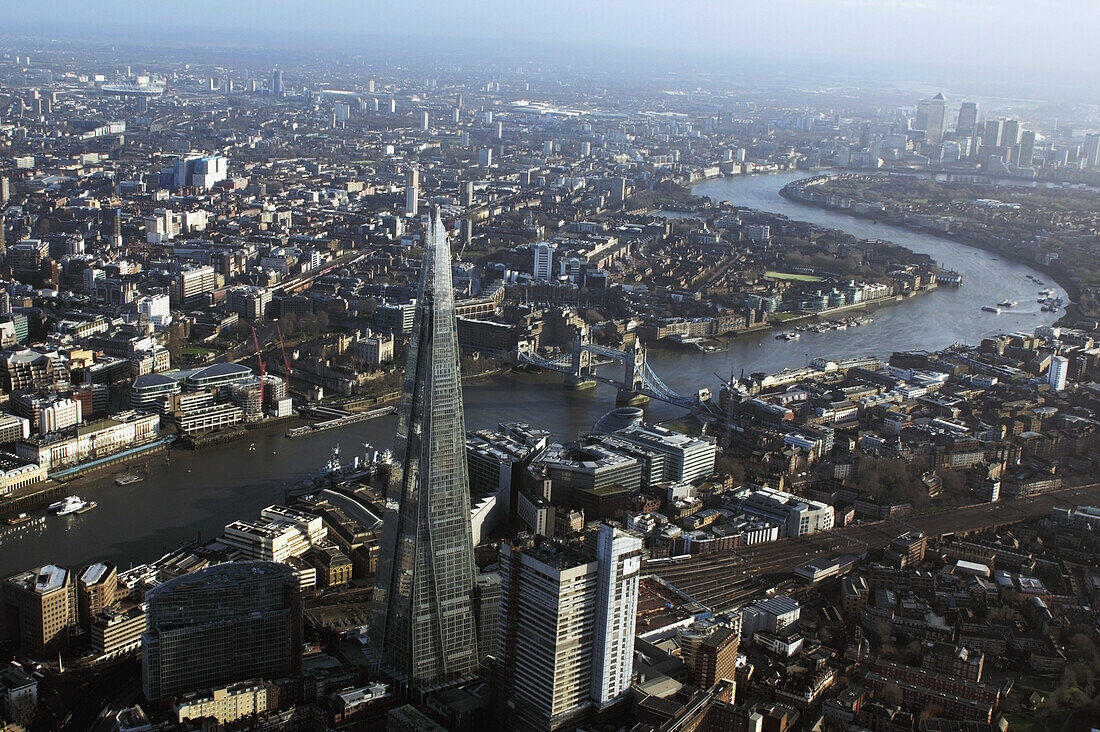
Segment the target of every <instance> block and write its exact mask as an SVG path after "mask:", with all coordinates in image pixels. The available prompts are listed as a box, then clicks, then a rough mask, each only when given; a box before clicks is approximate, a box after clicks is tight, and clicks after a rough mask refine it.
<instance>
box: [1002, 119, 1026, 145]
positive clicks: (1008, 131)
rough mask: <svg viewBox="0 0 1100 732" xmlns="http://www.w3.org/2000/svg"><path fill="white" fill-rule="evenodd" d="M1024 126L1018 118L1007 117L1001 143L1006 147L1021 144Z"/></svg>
mask: <svg viewBox="0 0 1100 732" xmlns="http://www.w3.org/2000/svg"><path fill="white" fill-rule="evenodd" d="M1022 130H1023V127H1021V125H1020V120H1018V119H1006V120H1005V126H1004V132H1003V133H1002V134H1001V144H1002V145H1004V146H1005V147H1012V146H1014V145H1019V144H1020V132H1021V131H1022Z"/></svg>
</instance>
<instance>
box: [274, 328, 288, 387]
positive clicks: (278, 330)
mask: <svg viewBox="0 0 1100 732" xmlns="http://www.w3.org/2000/svg"><path fill="white" fill-rule="evenodd" d="M275 332H276V333H278V334H279V348H280V349H282V351H283V374H284V375H285V377H286V378H285V381H286V391H287V394H289V393H290V359H289V358H287V357H286V341H284V340H283V329H282V328H280V327H279V324H278V323H276V324H275Z"/></svg>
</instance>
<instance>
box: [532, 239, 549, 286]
mask: <svg viewBox="0 0 1100 732" xmlns="http://www.w3.org/2000/svg"><path fill="white" fill-rule="evenodd" d="M531 272H532V274H533V275H534V276H535V279H536V280H543V281H549V280H551V279H553V275H554V245H552V244H550V243H549V242H545V241H540V242H539V243H537V244H535V262H534V266H533V267H532V270H531Z"/></svg>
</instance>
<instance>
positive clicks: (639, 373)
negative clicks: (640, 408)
mask: <svg viewBox="0 0 1100 732" xmlns="http://www.w3.org/2000/svg"><path fill="white" fill-rule="evenodd" d="M644 388H645V346H644V345H643V344H642V340H641V339H640V338H635V339H634V345H633V346H631V347H630V348H628V349H627V351H626V358H624V359H623V381H622V386H620V387H619V394H618V396H617V397H616V398H615V401H616V402H618V403H619V404H644V403H646V402H648V401H649V397H648V396H646V395H645V394H643V393H642V389H644Z"/></svg>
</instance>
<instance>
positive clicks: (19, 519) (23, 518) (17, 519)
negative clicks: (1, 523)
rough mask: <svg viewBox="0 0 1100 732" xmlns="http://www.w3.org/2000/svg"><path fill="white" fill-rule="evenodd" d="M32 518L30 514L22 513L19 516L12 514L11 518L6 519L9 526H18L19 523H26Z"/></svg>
mask: <svg viewBox="0 0 1100 732" xmlns="http://www.w3.org/2000/svg"><path fill="white" fill-rule="evenodd" d="M30 520H31V517H30V516H28V515H27V514H25V513H21V514H19V515H18V516H11V517H10V518H7V519H5V523H7V525H8V526H18V525H19V524H25V523H27V522H28V521H30Z"/></svg>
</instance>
